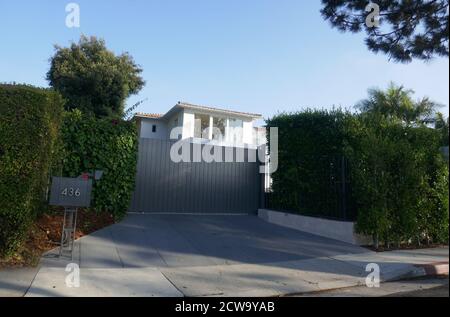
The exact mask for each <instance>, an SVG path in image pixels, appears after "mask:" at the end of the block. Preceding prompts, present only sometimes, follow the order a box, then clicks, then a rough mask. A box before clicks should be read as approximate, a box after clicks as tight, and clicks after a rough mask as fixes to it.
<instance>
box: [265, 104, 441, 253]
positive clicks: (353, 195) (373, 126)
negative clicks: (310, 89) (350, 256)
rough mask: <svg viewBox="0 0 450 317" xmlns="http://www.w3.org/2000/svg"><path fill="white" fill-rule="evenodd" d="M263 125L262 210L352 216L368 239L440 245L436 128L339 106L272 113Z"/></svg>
mask: <svg viewBox="0 0 450 317" xmlns="http://www.w3.org/2000/svg"><path fill="white" fill-rule="evenodd" d="M267 125H268V127H278V129H279V140H278V152H279V154H278V170H277V171H276V172H275V173H274V174H273V175H272V178H273V184H272V192H271V193H270V194H269V206H268V207H269V208H273V209H278V210H287V211H292V212H298V213H301V214H306V215H312V216H319V217H333V218H339V219H347V220H348V219H351V220H356V224H357V226H356V228H357V230H358V231H359V232H360V233H363V234H367V235H372V236H373V237H374V241H375V243H376V244H378V243H379V242H383V243H384V244H386V245H390V244H391V243H396V244H400V243H403V242H405V241H406V242H412V243H416V244H418V243H423V242H434V243H441V242H443V243H448V226H449V222H448V220H449V219H448V218H449V208H448V197H449V192H448V165H447V163H446V162H445V160H444V159H443V157H442V155H441V154H440V151H439V147H440V146H441V132H440V131H439V130H436V129H432V128H428V127H426V126H408V125H405V124H402V123H398V122H397V123H395V122H393V121H389V120H386V119H383V118H380V117H374V116H366V115H357V114H351V113H347V112H342V111H339V110H337V111H336V110H333V111H311V110H307V111H303V112H298V113H290V114H280V115H277V116H275V117H274V118H272V119H270V120H268V121H267ZM269 146H270V144H269Z"/></svg>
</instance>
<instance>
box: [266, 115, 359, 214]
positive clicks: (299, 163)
mask: <svg viewBox="0 0 450 317" xmlns="http://www.w3.org/2000/svg"><path fill="white" fill-rule="evenodd" d="M354 121H355V119H354V117H353V116H352V115H351V114H350V113H347V112H343V111H340V110H331V111H327V110H305V111H302V112H297V113H282V114H279V115H277V116H275V117H273V118H271V119H270V120H267V127H277V128H278V144H279V146H278V170H277V171H276V172H275V173H274V174H273V175H272V181H273V182H272V192H271V193H270V194H269V206H268V207H270V208H274V209H278V210H284V211H292V212H298V213H301V214H304V215H310V216H320V217H327V218H339V219H354V217H355V210H354V208H353V204H352V199H351V197H350V194H351V192H350V191H347V192H344V190H343V186H342V181H344V182H345V179H346V177H347V169H346V167H347V166H346V164H347V162H346V161H345V158H344V157H343V154H344V148H345V144H346V141H347V137H346V136H347V134H348V130H349V129H351V128H352V127H353V126H354ZM269 147H270V144H269ZM343 160H344V161H343ZM345 186H346V187H348V184H345ZM344 204H346V206H344ZM344 209H345V210H344Z"/></svg>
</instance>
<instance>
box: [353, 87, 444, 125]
mask: <svg viewBox="0 0 450 317" xmlns="http://www.w3.org/2000/svg"><path fill="white" fill-rule="evenodd" d="M368 93H369V97H368V98H367V99H365V100H362V101H361V102H359V103H358V104H357V105H356V108H357V109H358V110H360V111H361V113H363V114H369V115H371V114H373V115H379V116H382V117H383V118H386V119H388V120H393V121H399V122H402V123H403V124H406V125H421V124H427V123H434V122H435V115H436V108H437V107H440V105H439V104H437V103H435V102H433V101H431V100H430V99H429V98H427V97H424V98H422V99H419V100H417V101H415V100H414V99H413V97H412V95H413V94H414V91H413V90H411V89H405V88H404V87H403V86H397V85H395V84H394V83H390V84H389V87H388V89H387V90H386V91H383V90H381V89H369V91H368Z"/></svg>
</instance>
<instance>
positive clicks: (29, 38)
mask: <svg viewBox="0 0 450 317" xmlns="http://www.w3.org/2000/svg"><path fill="white" fill-rule="evenodd" d="M70 2H76V3H78V4H79V5H80V8H81V27H80V28H79V29H76V28H72V29H69V28H67V27H66V26H65V19H66V14H67V13H66V12H65V6H66V4H68V3H70ZM320 7H321V5H320V1H318V0H317V1H315V0H308V1H300V0H245V1H242V0H158V1H149V0H126V1H125V0H80V1H63V0H40V1H25V0H15V1H6V0H0V32H1V33H0V34H1V40H2V42H1V43H2V44H1V49H0V57H1V58H0V82H11V81H16V82H21V83H22V82H23V83H28V84H33V85H37V86H47V82H46V80H45V73H46V72H47V70H48V68H49V62H48V59H49V57H50V56H51V55H52V54H53V45H54V44H59V45H62V46H67V45H69V44H70V42H72V41H77V40H78V39H79V37H80V34H85V35H95V36H98V37H102V38H104V39H105V40H106V43H107V46H108V47H109V48H110V49H112V50H113V51H114V52H116V53H121V52H124V51H127V52H129V53H130V54H131V55H132V56H133V57H134V59H135V60H136V62H137V63H138V64H140V65H141V66H142V67H143V69H144V73H143V77H144V79H145V80H146V82H147V84H146V87H145V88H144V89H143V90H142V91H141V92H140V94H139V95H137V96H132V97H131V98H130V99H129V100H128V104H129V105H130V104H133V103H134V102H136V101H138V100H141V99H144V98H148V101H147V102H145V104H143V105H142V106H140V108H139V109H138V110H139V111H142V112H156V113H164V112H165V111H166V110H168V109H169V108H170V107H171V106H173V105H174V104H175V103H176V102H177V101H187V102H191V103H197V104H205V105H211V106H221V107H225V108H229V109H233V110H241V111H248V112H256V113H261V114H263V116H264V117H266V118H267V117H270V116H272V115H274V114H276V113H277V112H281V111H295V110H300V109H303V108H307V107H310V108H331V107H332V106H342V107H345V108H351V107H352V106H353V105H354V104H355V103H356V102H358V101H359V100H361V99H363V98H364V97H366V96H367V89H368V88H369V87H381V88H384V87H386V86H387V84H388V83H389V82H390V81H394V82H396V83H398V84H402V85H404V86H405V87H408V88H411V89H413V90H415V91H416V97H417V98H418V97H423V96H429V97H430V98H432V99H433V100H435V101H437V102H439V103H442V104H444V105H445V107H444V108H442V109H441V110H442V112H444V113H445V114H446V115H448V100H449V88H448V87H449V62H448V59H447V58H436V59H435V60H433V61H431V62H428V63H424V62H421V61H416V62H413V63H411V64H407V65H404V64H396V63H393V62H389V61H388V59H387V57H386V56H385V55H374V54H373V53H371V52H369V51H368V50H367V49H366V47H365V45H364V43H363V38H364V37H363V34H357V35H355V34H343V33H340V32H338V31H337V30H335V29H332V28H331V27H330V26H329V25H328V23H327V22H325V21H324V20H323V19H322V17H321V16H320V13H319V10H320Z"/></svg>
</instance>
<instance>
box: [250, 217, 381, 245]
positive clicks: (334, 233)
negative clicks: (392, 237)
mask: <svg viewBox="0 0 450 317" xmlns="http://www.w3.org/2000/svg"><path fill="white" fill-rule="evenodd" d="M258 217H260V218H261V219H263V220H265V221H267V222H270V223H273V224H276V225H279V226H283V227H287V228H291V229H295V230H299V231H303V232H308V233H311V234H315V235H318V236H322V237H327V238H331V239H335V240H339V241H343V242H347V243H351V244H354V245H370V244H372V239H370V238H369V237H366V236H362V235H359V234H356V233H355V230H354V227H355V224H354V223H353V222H345V221H336V220H328V219H321V218H314V217H306V216H301V215H295V214H289V213H284V212H278V211H273V210H268V209H259V210H258Z"/></svg>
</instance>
